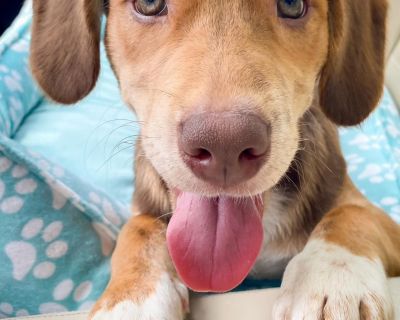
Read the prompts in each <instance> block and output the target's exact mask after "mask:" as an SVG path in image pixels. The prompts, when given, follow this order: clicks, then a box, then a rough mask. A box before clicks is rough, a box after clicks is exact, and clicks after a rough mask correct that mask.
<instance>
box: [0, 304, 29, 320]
mask: <svg viewBox="0 0 400 320" xmlns="http://www.w3.org/2000/svg"><path fill="white" fill-rule="evenodd" d="M14 313H15V316H17V317H25V316H29V312H28V311H26V310H25V309H19V310H16V311H15V310H14V307H13V306H12V305H11V304H10V303H8V302H1V303H0V319H3V318H9V317H11V316H13V315H14Z"/></svg>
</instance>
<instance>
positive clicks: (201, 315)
mask: <svg viewBox="0 0 400 320" xmlns="http://www.w3.org/2000/svg"><path fill="white" fill-rule="evenodd" d="M390 286H391V292H392V296H393V300H394V305H395V307H396V308H397V310H396V318H395V319H396V320H400V278H397V279H392V280H391V283H390ZM277 294H278V290H277V289H272V290H271V289H270V290H257V291H248V292H244V293H243V292H240V293H229V294H222V295H213V296H206V297H194V298H193V299H192V303H191V309H192V316H191V320H243V319H251V320H272V319H271V315H270V313H271V309H272V305H273V303H274V302H275V299H276V297H277ZM86 317H87V314H86V313H70V314H53V315H44V316H37V317H27V318H19V319H20V320H23V319H32V320H52V319H54V320H85V319H86ZM127 320H128V319H127Z"/></svg>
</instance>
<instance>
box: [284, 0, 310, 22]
mask: <svg viewBox="0 0 400 320" xmlns="http://www.w3.org/2000/svg"><path fill="white" fill-rule="evenodd" d="M277 1H278V2H277V9H278V16H279V17H280V18H286V19H299V18H302V17H304V16H305V14H306V13H307V3H306V1H305V0H277Z"/></svg>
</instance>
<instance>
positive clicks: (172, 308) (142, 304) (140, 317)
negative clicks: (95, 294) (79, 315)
mask: <svg viewBox="0 0 400 320" xmlns="http://www.w3.org/2000/svg"><path fill="white" fill-rule="evenodd" d="M126 286H128V284H127V285H126ZM116 296H118V298H116ZM188 308H189V292H188V289H187V288H186V287H185V286H184V285H183V284H182V283H181V282H180V281H179V280H177V279H172V278H171V276H169V275H168V274H164V275H163V276H162V277H161V279H160V280H159V282H158V284H157V286H156V288H154V290H153V291H152V292H151V293H148V294H143V295H141V294H140V292H139V291H137V292H133V293H131V292H129V293H126V294H124V293H121V292H115V291H114V290H112V289H111V287H110V288H109V289H107V290H106V292H105V293H104V294H103V297H102V299H101V300H100V301H99V302H98V303H97V304H96V306H95V307H94V309H93V311H92V312H91V314H90V316H89V319H90V320H183V319H184V318H185V315H186V313H187V312H188V311H189V310H188Z"/></svg>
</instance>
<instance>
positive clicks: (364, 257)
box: [273, 201, 400, 320]
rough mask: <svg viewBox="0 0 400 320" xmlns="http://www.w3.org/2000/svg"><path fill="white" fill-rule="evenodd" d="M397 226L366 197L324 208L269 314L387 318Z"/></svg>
mask: <svg viewBox="0 0 400 320" xmlns="http://www.w3.org/2000/svg"><path fill="white" fill-rule="evenodd" d="M398 275H400V228H399V226H397V225H396V224H395V223H394V222H393V221H392V220H391V219H390V218H389V217H388V216H387V215H385V214H384V213H383V212H381V211H380V210H378V209H377V208H375V207H373V206H372V205H370V204H369V203H367V202H366V201H365V202H364V201H360V202H356V203H355V204H354V205H352V204H343V205H341V206H340V207H337V208H336V209H334V210H333V211H331V212H330V213H328V214H327V215H326V216H325V217H324V218H323V220H322V221H321V222H320V224H319V225H318V226H317V228H316V229H315V231H314V232H313V233H312V235H311V238H310V240H309V242H308V243H307V245H306V247H305V248H304V250H303V251H302V252H301V253H300V254H299V255H297V256H296V257H295V258H294V259H293V260H292V261H291V262H290V263H289V265H288V267H287V269H286V271H285V274H284V279H283V284H282V289H281V290H282V291H281V295H280V298H279V299H278V301H277V303H276V305H275V308H274V312H273V314H274V319H275V320H284V319H285V320H289V319H293V320H297V319H299V320H300V319H310V320H311V319H312V320H320V319H322V320H323V319H332V320H353V319H354V320H356V319H357V320H360V319H361V320H373V319H374V320H375V319H376V320H390V319H393V317H394V315H393V305H392V300H391V297H390V295H389V290H388V283H387V276H398Z"/></svg>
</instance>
